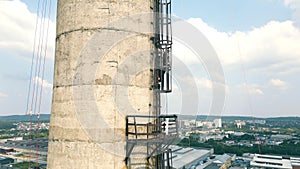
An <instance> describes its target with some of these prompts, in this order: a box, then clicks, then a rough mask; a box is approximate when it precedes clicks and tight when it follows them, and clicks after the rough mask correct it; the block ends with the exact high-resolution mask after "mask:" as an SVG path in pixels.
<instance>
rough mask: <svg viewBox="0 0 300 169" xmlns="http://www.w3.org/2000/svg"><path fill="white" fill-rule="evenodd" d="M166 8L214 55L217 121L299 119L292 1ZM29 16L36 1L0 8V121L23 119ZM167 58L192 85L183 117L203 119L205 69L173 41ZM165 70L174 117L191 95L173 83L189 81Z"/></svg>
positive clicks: (191, 0) (207, 91)
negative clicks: (221, 83) (221, 90)
mask: <svg viewBox="0 0 300 169" xmlns="http://www.w3.org/2000/svg"><path fill="white" fill-rule="evenodd" d="M51 2H52V7H51V17H50V22H49V23H50V29H49V43H48V51H47V58H46V71H45V78H44V83H43V86H44V90H43V91H44V95H43V99H42V108H41V113H49V112H50V110H51V97H52V82H53V68H54V49H55V47H54V44H55V43H54V42H55V16H56V7H55V5H56V1H54V0H53V1H51ZM172 5H173V9H172V12H173V15H175V16H177V17H179V18H182V19H184V20H186V21H187V22H188V23H190V24H191V25H193V26H194V27H195V28H197V29H198V30H199V31H200V32H201V33H202V34H203V35H204V36H205V37H206V38H207V39H208V41H209V43H210V44H211V45H212V47H213V48H214V50H215V51H216V53H217V55H218V58H219V60H220V63H221V66H222V68H223V71H224V75H225V76H224V78H225V82H226V83H225V89H226V91H225V94H226V99H225V103H224V109H223V111H222V112H220V113H221V114H222V115H238V116H257V117H273V116H299V114H300V113H299V110H300V105H299V103H298V97H299V96H300V89H299V88H298V86H300V79H299V78H298V77H299V73H300V50H299V49H300V1H298V0H243V1H241V0H226V1H224V0H201V1H199V0H173V1H172ZM36 11H37V1H32V0H9V1H6V0H2V1H0V20H1V23H2V24H1V25H2V26H1V27H0V56H1V62H0V80H1V83H0V107H1V109H0V115H12V114H25V112H26V101H27V92H28V85H29V81H30V79H29V77H30V76H29V75H30V66H31V58H32V55H33V54H32V51H33V45H34V30H35V23H36V16H37V14H36ZM199 48H201V46H199ZM173 52H174V55H176V57H177V58H178V61H180V63H181V62H182V64H183V65H185V66H186V67H188V69H189V70H190V71H191V72H192V74H193V75H192V79H193V81H195V82H196V85H197V86H196V87H197V89H196V90H197V91H198V92H196V93H197V96H196V95H195V94H191V95H189V96H188V98H189V99H191V100H195V98H196V100H197V103H196V104H197V105H196V107H197V109H192V108H191V109H186V110H184V111H185V113H186V114H209V111H210V105H211V102H212V99H213V98H212V84H211V79H210V77H211V76H210V74H209V73H208V72H207V71H206V70H205V65H203V63H201V62H195V61H194V60H193V53H192V52H190V51H188V49H187V48H185V47H184V46H182V45H181V44H179V43H178V42H174V45H173ZM178 63H179V62H178ZM173 69H174V75H176V76H177V79H174V86H173V87H174V92H173V94H171V95H170V96H168V100H169V102H170V105H169V108H170V110H169V111H171V112H178V111H180V109H181V108H180V106H182V105H180V104H176V103H177V102H178V99H180V98H182V91H185V90H188V89H190V90H191V89H192V88H191V87H190V86H188V85H187V86H184V85H181V84H179V83H176V81H180V80H183V81H185V82H186V83H188V82H189V79H188V78H186V76H184V75H180V73H181V71H182V68H181V67H176V64H175V65H174V68H173ZM184 78H186V79H184ZM34 79H35V80H34V81H33V83H36V85H37V86H39V85H41V84H42V83H41V77H35V78H34ZM186 93H189V92H186ZM190 93H195V92H194V91H191V92H190ZM193 106H195V105H188V107H193Z"/></svg>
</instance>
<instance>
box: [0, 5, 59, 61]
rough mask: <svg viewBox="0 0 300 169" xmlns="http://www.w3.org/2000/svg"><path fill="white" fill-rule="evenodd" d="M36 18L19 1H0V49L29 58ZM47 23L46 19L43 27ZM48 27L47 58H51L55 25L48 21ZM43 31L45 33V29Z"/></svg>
mask: <svg viewBox="0 0 300 169" xmlns="http://www.w3.org/2000/svg"><path fill="white" fill-rule="evenodd" d="M36 16H37V15H36V14H35V13H31V12H30V11H29V9H28V8H27V6H26V4H25V3H23V2H21V1H19V0H13V1H0V20H1V22H2V23H3V24H1V27H0V35H1V36H0V49H2V50H4V51H6V52H7V53H10V54H13V55H15V56H22V57H24V56H25V57H31V56H32V50H33V44H34V43H33V42H34V31H35V25H36ZM47 22H48V19H46V20H45V25H47ZM39 23H40V22H39ZM39 25H40V24H39ZM49 26H50V27H49V40H48V52H47V57H48V58H53V56H54V42H55V39H54V38H55V23H53V22H52V21H50V23H49ZM44 30H45V31H46V27H45V28H44ZM37 35H39V31H37Z"/></svg>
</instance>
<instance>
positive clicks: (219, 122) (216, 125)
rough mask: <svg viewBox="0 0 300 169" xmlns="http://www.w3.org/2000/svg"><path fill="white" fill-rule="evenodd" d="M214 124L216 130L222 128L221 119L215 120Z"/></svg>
mask: <svg viewBox="0 0 300 169" xmlns="http://www.w3.org/2000/svg"><path fill="white" fill-rule="evenodd" d="M214 124H215V127H216V128H221V127H222V119H221V118H220V119H215V120H214Z"/></svg>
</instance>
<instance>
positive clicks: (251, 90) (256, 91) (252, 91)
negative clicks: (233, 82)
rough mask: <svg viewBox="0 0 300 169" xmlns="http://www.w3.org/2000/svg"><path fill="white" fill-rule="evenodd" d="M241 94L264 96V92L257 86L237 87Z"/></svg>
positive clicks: (240, 85) (243, 85)
mask: <svg viewBox="0 0 300 169" xmlns="http://www.w3.org/2000/svg"><path fill="white" fill-rule="evenodd" d="M236 87H237V89H239V90H240V91H241V92H243V93H246V94H249V95H264V92H263V91H262V89H261V88H260V87H259V85H257V84H246V83H243V84H239V85H237V86H236Z"/></svg>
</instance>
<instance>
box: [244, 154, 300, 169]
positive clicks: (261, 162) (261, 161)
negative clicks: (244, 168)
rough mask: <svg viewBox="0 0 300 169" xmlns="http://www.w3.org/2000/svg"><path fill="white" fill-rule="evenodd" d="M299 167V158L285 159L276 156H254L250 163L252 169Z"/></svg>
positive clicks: (290, 168) (289, 168) (291, 168)
mask: <svg viewBox="0 0 300 169" xmlns="http://www.w3.org/2000/svg"><path fill="white" fill-rule="evenodd" d="M299 165H300V159H299V158H298V159H297V158H293V157H290V158H285V157H282V156H274V155H261V154H254V155H253V159H252V160H251V161H250V166H251V167H252V168H274V169H293V168H295V167H297V166H299Z"/></svg>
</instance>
